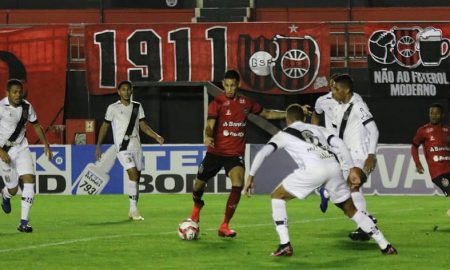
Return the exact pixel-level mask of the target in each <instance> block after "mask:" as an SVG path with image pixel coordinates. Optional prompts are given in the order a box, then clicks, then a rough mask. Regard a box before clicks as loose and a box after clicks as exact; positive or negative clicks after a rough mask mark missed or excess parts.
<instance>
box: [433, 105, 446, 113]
mask: <svg viewBox="0 0 450 270" xmlns="http://www.w3.org/2000/svg"><path fill="white" fill-rule="evenodd" d="M431 108H439V110H441V112H444V106H442V104H440V103H433V104H431V105H430V109H431Z"/></svg>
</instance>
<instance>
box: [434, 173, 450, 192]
mask: <svg viewBox="0 0 450 270" xmlns="http://www.w3.org/2000/svg"><path fill="white" fill-rule="evenodd" d="M433 183H434V184H435V185H436V186H438V187H439V188H440V189H441V190H442V192H444V194H445V196H447V197H448V196H449V194H450V173H445V174H442V175H439V176H438V177H436V178H434V179H433Z"/></svg>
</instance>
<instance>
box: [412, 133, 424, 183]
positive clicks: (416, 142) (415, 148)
mask: <svg viewBox="0 0 450 270" xmlns="http://www.w3.org/2000/svg"><path fill="white" fill-rule="evenodd" d="M422 142H423V139H422V137H421V133H420V129H419V130H417V132H416V135H415V136H414V138H413V141H412V144H411V156H412V157H413V160H414V163H415V164H416V170H417V172H418V173H420V174H423V173H424V171H425V169H424V168H423V166H422V163H421V162H420V159H419V147H420V145H421V144H422Z"/></svg>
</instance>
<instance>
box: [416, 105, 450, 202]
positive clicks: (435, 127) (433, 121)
mask: <svg viewBox="0 0 450 270" xmlns="http://www.w3.org/2000/svg"><path fill="white" fill-rule="evenodd" d="M429 117H430V122H429V123H428V124H426V125H423V126H421V127H420V128H419V129H418V130H417V132H416V135H415V136H414V138H413V142H412V146H411V155H412V157H413V159H414V162H415V163H416V169H417V172H419V173H420V174H423V172H424V169H423V166H422V164H421V163H420V160H419V154H418V149H419V146H420V145H423V151H424V153H425V159H426V161H427V164H428V169H429V171H430V175H431V179H432V181H433V183H434V184H435V185H436V186H438V187H439V188H440V189H441V190H442V192H444V194H445V196H447V197H448V196H449V194H450V183H449V182H450V126H448V125H445V124H444V123H443V119H444V107H442V105H441V104H438V103H434V104H432V105H431V106H430V109H429ZM449 211H450V210H449Z"/></svg>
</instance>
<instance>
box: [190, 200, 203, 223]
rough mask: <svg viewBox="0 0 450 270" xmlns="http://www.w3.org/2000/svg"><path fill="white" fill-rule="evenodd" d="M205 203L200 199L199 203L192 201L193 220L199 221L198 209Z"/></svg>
mask: <svg viewBox="0 0 450 270" xmlns="http://www.w3.org/2000/svg"><path fill="white" fill-rule="evenodd" d="M204 205H205V203H204V202H203V201H201V203H194V207H192V214H191V219H192V220H193V221H195V222H197V223H198V222H200V210H202V208H203V206H204Z"/></svg>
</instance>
